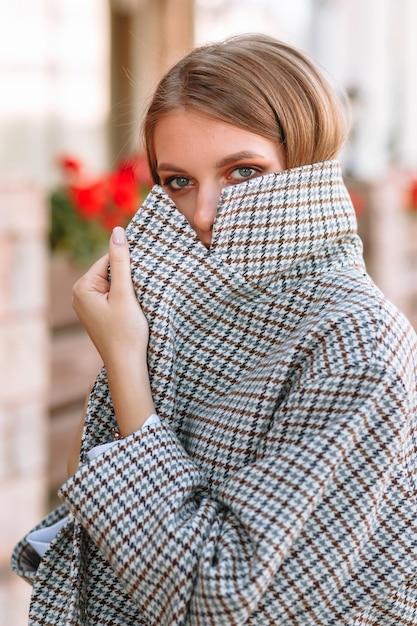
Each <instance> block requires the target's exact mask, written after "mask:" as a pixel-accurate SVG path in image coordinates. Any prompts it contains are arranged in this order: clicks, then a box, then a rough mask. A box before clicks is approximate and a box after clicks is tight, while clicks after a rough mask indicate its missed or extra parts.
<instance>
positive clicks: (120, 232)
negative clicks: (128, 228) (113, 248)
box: [111, 226, 127, 245]
mask: <svg viewBox="0 0 417 626" xmlns="http://www.w3.org/2000/svg"><path fill="white" fill-rule="evenodd" d="M111 238H112V241H113V243H116V244H118V245H123V244H125V243H126V242H127V238H126V233H125V229H124V228H122V227H121V226H116V227H115V228H113V232H112V236H111Z"/></svg>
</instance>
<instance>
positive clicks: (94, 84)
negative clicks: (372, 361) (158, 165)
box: [0, 0, 417, 626]
mask: <svg viewBox="0 0 417 626" xmlns="http://www.w3.org/2000/svg"><path fill="white" fill-rule="evenodd" d="M249 31H258V32H264V33H268V34H271V35H273V36H276V37H278V38H280V39H283V40H285V41H287V42H288V43H290V44H293V45H296V46H298V47H299V48H301V49H302V50H304V51H305V52H306V53H308V54H310V55H311V56H313V57H314V58H315V59H316V60H317V61H318V62H319V63H320V64H321V65H322V66H323V67H324V68H325V70H326V71H327V72H328V75H329V77H330V80H331V81H332V82H334V84H335V85H336V86H340V87H341V88H342V89H344V90H346V91H347V92H348V94H349V96H350V99H351V104H352V132H351V136H350V140H349V142H348V145H347V147H346V149H345V150H344V152H343V154H342V155H341V160H342V163H343V167H344V172H345V179H346V183H347V185H348V187H349V189H350V191H351V195H352V199H353V202H354V206H355V209H356V212H357V216H358V222H359V230H360V234H361V236H362V239H363V242H364V250H365V259H366V263H367V266H368V270H369V272H370V274H371V275H372V276H373V278H374V280H375V281H376V282H377V284H378V285H379V286H380V287H381V288H382V290H383V291H384V292H385V293H386V294H387V295H388V296H389V297H390V298H391V299H392V300H393V301H394V302H395V303H396V304H397V305H398V306H399V307H400V308H401V309H402V310H403V311H404V312H405V313H406V315H407V316H408V317H409V319H410V320H411V322H412V323H413V325H414V326H415V327H417V115H416V111H417V69H416V68H417V2H416V0H291V2H288V0H14V1H13V2H10V0H0V626H6V625H7V626H23V625H24V624H27V611H28V604H29V595H30V588H29V586H28V585H26V583H24V582H22V581H20V580H19V579H18V578H17V577H16V576H15V575H13V574H12V573H11V570H10V566H9V559H10V552H11V550H12V547H13V546H14V544H15V543H16V542H17V541H18V540H19V539H20V538H21V537H22V536H23V535H24V534H25V533H26V532H27V531H28V530H29V529H30V528H31V527H32V526H33V525H34V524H35V523H36V522H37V521H38V520H39V519H40V518H41V517H42V516H43V515H44V514H45V513H46V512H47V511H49V510H50V509H51V508H52V507H53V506H54V505H55V504H56V495H55V494H56V490H57V488H58V487H59V485H60V484H61V483H62V482H63V481H64V480H65V477H66V455H67V448H68V445H69V442H70V440H71V438H72V436H73V432H74V429H75V427H76V425H77V422H78V420H79V419H80V415H81V411H82V405H83V400H84V397H85V394H86V391H87V388H88V385H89V383H90V382H91V381H92V379H93V378H94V376H95V374H96V373H97V371H98V369H99V367H100V361H99V359H98V357H97V355H96V353H95V351H94V349H93V348H92V347H91V345H90V343H89V340H88V338H87V336H86V335H85V333H84V331H83V330H82V329H81V328H80V326H79V325H78V323H77V321H76V319H75V318H74V315H73V313H72V311H71V305H70V298H71V286H72V283H73V282H74V281H75V280H76V278H77V276H78V275H80V274H81V273H82V272H83V270H84V268H85V267H86V266H87V265H88V264H89V262H90V261H91V260H92V259H93V258H95V257H96V256H98V254H99V253H100V251H101V249H102V246H103V242H105V241H106V240H107V238H108V232H109V230H110V229H111V227H112V226H113V225H114V224H117V223H125V222H126V221H127V220H128V219H129V217H130V215H131V214H132V212H133V211H134V210H135V208H136V207H137V206H138V204H139V203H140V200H141V197H142V196H143V195H144V194H146V193H147V190H148V188H149V185H150V181H149V176H148V172H147V168H146V164H145V163H144V160H143V153H142V146H141V142H140V134H139V127H140V122H141V115H142V112H143V110H144V107H145V106H146V103H147V101H148V98H149V95H150V94H151V92H152V89H153V87H154V86H155V84H156V82H157V80H158V79H159V78H160V77H161V75H162V74H163V73H164V71H165V70H166V69H167V68H168V67H169V66H170V65H172V64H173V63H174V62H175V61H176V60H177V59H178V58H180V57H181V56H182V55H183V54H184V53H186V52H187V51H188V50H189V49H190V48H191V47H193V46H194V45H196V44H201V43H205V42H207V41H212V40H218V39H222V38H224V37H226V36H228V35H231V34H236V33H239V32H249ZM230 88H231V89H233V85H231V86H230Z"/></svg>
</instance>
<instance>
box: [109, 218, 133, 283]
mask: <svg viewBox="0 0 417 626" xmlns="http://www.w3.org/2000/svg"><path fill="white" fill-rule="evenodd" d="M109 263H110V277H111V291H113V293H114V292H126V289H128V290H131V289H132V277H131V273H130V251H129V245H128V243H127V237H126V232H125V230H124V228H122V227H121V226H116V227H115V228H114V229H113V232H112V235H111V237H110V242H109Z"/></svg>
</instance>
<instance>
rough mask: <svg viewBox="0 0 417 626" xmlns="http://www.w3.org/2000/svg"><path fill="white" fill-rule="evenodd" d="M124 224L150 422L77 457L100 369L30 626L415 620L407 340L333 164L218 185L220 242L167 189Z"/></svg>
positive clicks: (35, 568)
mask: <svg viewBox="0 0 417 626" xmlns="http://www.w3.org/2000/svg"><path fill="white" fill-rule="evenodd" d="M128 236H129V241H130V245H131V256H132V275H133V280H134V284H135V288H136V291H137V294H138V298H139V300H140V302H141V304H142V307H143V309H144V311H145V314H146V316H147V317H148V320H149V325H150V343H149V354H148V357H149V368H150V377H151V385H152V391H153V397H154V401H155V406H156V408H157V412H158V415H159V417H160V419H161V422H160V423H159V424H154V425H150V426H146V427H144V428H143V429H142V430H139V431H137V432H135V433H133V434H131V435H129V436H128V437H126V438H125V439H123V440H121V441H120V442H119V443H118V444H117V445H116V446H115V447H112V448H111V449H109V450H107V451H105V452H103V453H102V454H101V455H99V456H98V457H97V458H96V459H94V460H93V461H88V459H87V457H86V451H87V450H89V449H90V448H91V447H93V446H95V445H97V444H101V443H104V442H106V441H110V440H111V427H113V426H115V419H114V414H113V409H112V404H111V398H110V396H109V391H108V387H107V383H106V375H105V372H104V371H102V372H101V374H100V375H99V377H98V378H97V380H96V382H95V385H94V388H93V390H92V393H91V397H90V401H89V406H88V410H87V415H86V426H85V429H84V434H83V443H82V452H81V463H80V467H79V469H78V470H77V472H76V473H75V475H74V476H73V477H71V478H70V479H69V480H68V481H67V482H66V483H65V484H64V485H63V486H62V488H61V489H60V497H61V499H62V501H63V505H62V507H60V508H59V509H58V510H57V511H54V512H53V513H52V514H50V515H49V516H48V518H47V519H46V520H44V521H43V522H42V523H41V524H40V525H39V527H43V526H44V525H46V524H50V523H52V522H54V521H56V520H57V519H59V518H60V517H61V516H62V515H66V514H68V515H69V516H68V521H67V523H66V525H65V526H64V528H63V529H62V530H61V531H60V532H59V533H58V535H57V536H56V538H55V539H54V540H53V542H52V544H51V545H50V547H49V549H48V551H47V552H46V554H45V556H44V557H43V558H42V560H41V562H40V563H39V564H38V563H37V562H36V559H34V558H33V555H32V554H31V552H30V549H29V548H28V544H27V542H26V539H23V540H22V541H21V542H20V543H19V545H18V546H17V547H16V549H15V552H14V554H13V559H12V562H13V567H14V569H15V571H16V572H17V573H19V574H20V575H22V576H25V577H26V578H27V579H28V580H30V581H31V582H32V583H33V595H32V602H31V607H30V624H33V625H35V624H36V625H40V624H42V625H45V624H59V625H61V624H73V625H77V626H78V625H81V624H88V625H109V626H110V625H111V626H116V625H123V626H131V625H132V626H133V625H134V624H135V625H145V624H148V625H159V626H168V625H169V626H174V625H184V626H185V625H190V626H191V625H192V626H232V625H235V626H237V625H243V624H245V625H250V626H268V625H271V626H272V625H273V626H280V625H282V626H313V625H314V626H318V625H319V626H334V625H346V626H347V625H349V626H365V625H366V626H412V625H416V624H417V494H416V476H417V441H416V437H417V434H416V424H417V421H416V417H417V415H416V404H417V403H416V400H417V390H416V368H417V346H416V337H415V334H414V332H413V331H412V329H411V327H410V325H409V324H408V322H407V321H406V320H405V319H404V317H403V316H402V315H401V313H399V312H398V311H397V310H396V309H395V308H394V306H392V305H391V304H390V303H389V302H387V300H386V299H385V298H384V297H383V295H382V294H381V293H380V292H379V290H378V289H377V288H376V287H375V285H374V284H373V283H372V282H371V280H370V278H369V277H368V276H367V274H366V272H365V269H364V265H363V261H362V256H361V243H360V240H359V238H358V236H357V234H356V223H355V217H354V212H353V209H352V205H351V202H350V199H349V196H348V193H347V191H346V189H345V186H344V184H343V181H342V177H341V172H340V167H339V165H338V163H337V162H335V161H330V162H325V163H317V164H314V165H308V166H304V167H300V168H295V169H292V170H288V171H284V172H281V173H278V174H269V175H267V176H264V177H260V178H256V179H255V180H251V181H249V182H247V183H242V184H240V185H236V186H232V187H228V188H226V189H225V190H224V191H223V193H222V196H221V199H220V204H219V208H218V214H217V216H216V223H215V227H214V233H213V243H212V247H211V248H210V250H207V249H206V248H205V247H204V246H203V245H202V244H201V243H200V242H199V241H198V239H197V238H196V235H195V233H194V232H193V230H192V229H191V227H190V226H189V224H188V223H187V221H186V220H185V219H184V218H183V216H182V215H180V214H179V213H178V212H177V211H176V209H175V206H174V205H173V203H172V201H171V200H170V199H169V198H168V196H167V195H166V194H165V193H164V192H163V190H162V189H161V188H160V187H155V188H154V189H153V190H152V192H151V194H150V195H149V197H148V198H147V200H146V201H145V203H144V205H143V207H142V208H141V209H140V211H139V212H138V213H137V215H136V216H135V218H134V219H133V221H132V223H131V225H130V227H129V229H128Z"/></svg>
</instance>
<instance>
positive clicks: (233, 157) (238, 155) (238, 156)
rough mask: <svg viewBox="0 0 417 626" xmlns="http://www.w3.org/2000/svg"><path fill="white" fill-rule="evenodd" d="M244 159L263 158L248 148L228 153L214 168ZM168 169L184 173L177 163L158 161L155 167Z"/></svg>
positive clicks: (160, 169) (158, 169)
mask: <svg viewBox="0 0 417 626" xmlns="http://www.w3.org/2000/svg"><path fill="white" fill-rule="evenodd" d="M244 159H265V157H264V156H263V155H262V154H258V153H257V152H250V151H249V150H241V151H240V152H234V153H233V154H229V155H227V156H225V157H223V158H222V159H220V160H219V161H217V163H216V168H222V167H226V166H227V165H230V163H235V162H236V161H242V160H244ZM165 170H167V171H170V172H177V173H184V172H185V170H184V169H183V168H182V167H179V166H178V165H173V164H172V163H159V164H158V167H157V171H158V172H159V171H165Z"/></svg>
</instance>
